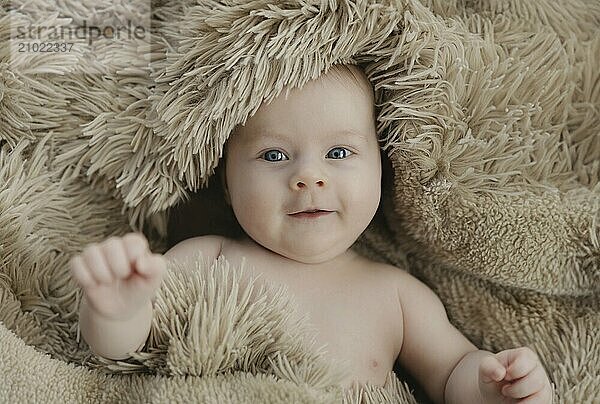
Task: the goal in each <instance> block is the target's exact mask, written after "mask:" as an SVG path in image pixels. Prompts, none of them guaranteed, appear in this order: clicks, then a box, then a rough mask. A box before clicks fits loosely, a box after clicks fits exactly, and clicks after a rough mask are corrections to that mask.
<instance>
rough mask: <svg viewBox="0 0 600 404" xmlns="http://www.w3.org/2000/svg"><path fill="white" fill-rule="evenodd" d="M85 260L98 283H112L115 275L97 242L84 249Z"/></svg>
mask: <svg viewBox="0 0 600 404" xmlns="http://www.w3.org/2000/svg"><path fill="white" fill-rule="evenodd" d="M82 256H83V261H84V262H85V264H86V266H87V267H88V268H89V273H90V274H91V275H92V277H93V278H94V280H95V281H96V282H97V283H111V282H112V281H113V280H114V279H113V275H112V273H111V271H110V270H109V269H108V264H107V263H106V261H105V260H104V255H103V254H102V252H101V251H100V247H99V246H98V245H97V244H92V245H90V246H89V247H86V248H85V249H84V250H83V254H82Z"/></svg>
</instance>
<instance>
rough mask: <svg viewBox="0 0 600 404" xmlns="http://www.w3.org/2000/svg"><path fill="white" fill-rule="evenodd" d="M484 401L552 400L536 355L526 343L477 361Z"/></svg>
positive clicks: (547, 402)
mask: <svg viewBox="0 0 600 404" xmlns="http://www.w3.org/2000/svg"><path fill="white" fill-rule="evenodd" d="M479 386H480V391H481V394H482V397H483V399H484V402H485V403H490V404H493V403H502V404H504V403H516V402H519V403H528V404H534V403H535V404H550V403H552V396H553V393H552V386H551V384H550V380H549V379H548V376H547V375H546V371H545V370H544V367H543V366H542V364H541V363H540V360H539V358H538V356H537V355H536V354H535V352H533V351H532V350H531V349H529V348H527V347H521V348H515V349H508V350H506V351H502V352H498V353H497V354H495V355H492V356H488V357H485V358H484V359H483V360H482V361H481V363H480V365H479Z"/></svg>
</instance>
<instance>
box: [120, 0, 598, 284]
mask: <svg viewBox="0 0 600 404" xmlns="http://www.w3.org/2000/svg"><path fill="white" fill-rule="evenodd" d="M271 3H272V2H268V1H258V0H257V1H237V2H236V1H227V2H202V4H194V3H193V2H189V3H186V2H183V3H182V2H173V3H169V2H166V3H165V4H162V5H160V9H161V13H163V14H164V15H165V16H167V17H168V18H167V17H165V18H163V19H162V20H161V21H160V22H157V24H156V32H157V34H158V36H159V37H160V38H161V41H157V42H156V43H155V44H154V45H155V46H156V48H155V49H153V52H154V53H153V55H157V56H156V57H155V58H154V59H153V60H152V62H151V63H150V66H151V71H152V74H151V78H152V86H151V87H152V95H151V96H150V97H149V98H148V100H149V101H150V105H149V108H148V109H147V110H146V112H144V113H145V114H146V119H147V121H149V122H151V124H147V125H146V126H147V127H146V128H145V130H142V131H140V133H141V134H140V133H136V134H135V136H137V137H138V139H139V140H138V141H134V142H133V143H135V144H136V149H135V150H134V154H133V156H132V157H131V158H130V159H128V161H127V162H125V164H126V165H127V167H128V168H125V169H124V170H123V171H122V173H121V176H120V178H118V179H117V182H118V186H119V189H120V192H121V196H122V198H123V200H124V203H125V205H126V206H127V207H128V209H129V210H130V214H131V213H132V212H133V217H134V218H137V220H139V221H143V220H145V218H147V217H149V216H150V215H152V214H155V213H158V214H161V213H164V212H165V211H167V210H168V209H169V208H170V207H173V206H174V205H175V204H177V203H178V202H179V201H183V200H185V199H187V198H188V195H189V194H190V193H191V192H194V191H196V190H198V189H200V188H202V187H204V186H206V185H207V183H208V179H209V178H210V177H211V176H212V175H213V174H214V171H215V168H216V166H217V165H218V162H219V158H220V157H221V156H222V152H223V147H224V144H225V142H226V140H227V138H228V136H229V134H230V133H231V131H232V130H233V129H234V128H235V126H236V125H238V124H241V123H244V122H245V121H246V119H247V118H248V117H249V116H250V115H252V114H253V113H254V112H255V111H256V110H257V109H258V108H259V106H260V105H261V104H262V103H263V102H265V101H270V100H272V99H273V98H275V97H276V96H277V95H279V94H280V93H281V92H282V91H283V90H284V88H288V89H291V88H296V87H301V86H303V85H304V84H305V83H306V82H308V81H309V80H312V79H315V78H317V77H318V76H319V75H321V74H322V73H324V72H326V71H327V70H328V68H329V67H331V66H332V65H334V64H338V63H357V64H360V65H361V66H362V67H363V69H364V71H365V73H366V74H367V77H368V78H369V80H370V81H371V84H372V85H373V87H374V89H375V99H376V102H377V104H378V106H379V107H380V110H379V113H378V117H377V132H378V136H379V138H380V141H381V142H382V147H383V148H384V149H385V150H388V148H389V149H390V151H389V152H388V155H389V156H390V160H391V162H392V165H393V171H394V184H393V193H394V195H393V209H390V210H389V212H390V214H391V215H388V216H387V218H386V220H387V221H388V223H387V225H388V226H389V228H390V229H391V232H392V233H391V235H390V237H387V236H386V237H384V238H383V239H386V240H388V242H389V243H395V244H394V245H396V246H400V247H401V248H402V249H404V250H405V251H406V252H407V253H409V254H412V255H414V256H416V257H418V258H419V259H421V260H423V261H424V262H425V261H427V262H434V263H435V262H437V263H435V265H439V264H442V263H443V265H444V266H445V267H447V268H452V269H456V270H458V271H462V272H463V273H469V274H474V275H475V276H477V277H480V278H484V279H487V280H493V281H494V282H497V283H499V284H502V285H506V286H512V287H518V288H521V287H526V288H530V289H533V290H537V291H543V292H552V293H561V294H563V293H565V294H587V293H590V292H591V291H593V290H594V288H595V286H594V285H597V284H598V282H597V279H598V275H597V272H596V271H594V267H595V266H597V265H598V263H597V259H596V258H594V257H595V254H597V251H598V249H599V248H600V247H599V246H598V242H597V240H598V237H599V235H600V221H598V220H597V216H598V215H600V208H599V206H600V203H599V201H600V198H599V197H598V194H599V193H600V185H599V183H598V175H597V163H593V161H595V160H594V153H597V147H596V148H586V144H590V143H589V142H592V143H591V144H595V143H593V142H594V141H595V140H594V137H593V136H594V133H593V132H592V131H589V130H588V131H586V132H581V133H579V134H578V136H579V137H580V138H581V139H584V138H585V137H586V136H587V141H586V142H588V143H586V142H584V141H583V140H581V139H580V140H579V141H577V142H572V143H570V144H569V146H568V147H564V145H563V143H562V142H561V140H560V138H561V136H562V135H561V132H560V131H556V126H555V124H554V123H552V121H550V120H549V119H548V113H549V112H552V111H553V113H554V116H555V119H557V120H563V121H565V122H567V121H566V120H568V119H569V118H568V116H569V115H567V114H566V113H565V112H564V111H566V110H568V106H569V105H571V109H572V108H575V109H577V108H579V109H581V108H583V109H585V108H587V107H586V105H589V103H590V102H593V101H594V100H591V99H590V100H588V101H586V100H583V101H582V102H580V101H581V100H579V99H575V98H573V100H572V101H569V103H570V104H560V103H559V101H558V100H560V99H564V97H563V93H564V92H565V91H567V89H568V88H571V87H570V86H571V81H570V80H572V74H574V73H573V72H575V71H577V72H579V73H578V74H581V77H587V76H588V75H590V74H591V75H594V74H597V73H594V70H593V69H594V67H593V66H594V65H593V63H591V56H590V55H592V54H593V52H592V48H591V47H593V46H594V43H591V42H589V41H588V42H584V44H587V45H582V46H581V47H580V48H577V52H578V53H577V55H578V56H577V57H579V58H582V59H586V58H587V59H590V63H587V64H582V65H581V66H582V67H578V66H576V65H575V64H574V62H572V61H571V60H570V59H569V57H568V55H566V54H565V53H564V49H563V46H562V45H561V42H560V41H561V39H560V37H559V35H557V34H555V35H554V36H548V34H547V32H544V33H543V35H542V34H540V35H538V36H534V40H533V41H532V40H530V38H529V37H530V36H531V35H532V33H531V32H523V33H522V34H519V35H522V41H521V42H523V43H530V42H531V45H530V46H528V48H527V49H521V48H515V50H514V51H513V53H511V54H508V53H507V52H505V51H504V50H503V49H504V48H503V47H502V46H504V47H511V46H513V45H514V43H517V42H515V40H514V38H513V36H514V35H513V34H512V33H511V35H513V36H508V35H507V36H506V37H503V36H502V35H499V36H491V35H488V34H487V32H488V31H489V29H490V28H489V27H487V26H485V25H478V24H475V23H474V22H473V21H470V20H469V18H468V17H462V18H463V19H461V18H458V17H456V18H454V17H453V18H452V19H447V18H446V19H445V18H444V17H442V16H440V15H437V14H435V13H434V12H433V11H432V10H430V9H428V8H426V7H425V6H423V5H422V4H420V3H419V2H417V1H406V2H402V1H378V2H373V1H359V0H357V1H348V0H329V1H302V2H296V1H293V2H292V1H282V2H277V4H276V5H275V4H271ZM519 32H520V31H519ZM574 35H575V34H574ZM577 43H578V42H577V38H576V37H574V39H573V46H575V45H576V44H577ZM500 45H501V46H500ZM484 50H485V51H484ZM530 53H536V55H538V56H539V58H542V59H543V57H545V55H549V54H552V55H555V59H553V63H554V66H555V67H556V68H558V69H559V70H560V72H561V74H558V73H556V72H555V70H553V69H546V70H541V71H536V70H535V68H537V67H539V64H536V62H535V60H536V59H532V58H530V57H529V54H530ZM587 59H586V60H587ZM527 63H529V64H530V66H529V65H528V66H526V67H524V66H525V65H526V64H527ZM530 67H531V68H530ZM578 69H587V70H586V71H581V70H578ZM515 83H517V84H518V85H516V84H515ZM548 89H551V90H552V91H551V94H549V93H546V92H547V91H549V90H548ZM534 90H535V91H534ZM532 91H533V93H532ZM578 94H579V95H578ZM591 96H592V93H589V92H587V93H586V92H581V93H574V97H579V98H582V97H583V98H585V97H588V98H589V97H591ZM561 97H562V98H561ZM532 99H535V100H537V101H536V102H535V103H533V102H530V100H532ZM557 103H559V104H557ZM132 110H133V109H132ZM128 111H129V108H128ZM128 111H125V112H124V114H125V115H127V113H129V112H128ZM577 117H578V119H580V120H581V119H585V120H586V122H583V121H581V122H580V124H581V127H583V128H587V127H593V121H594V119H596V118H597V116H596V118H594V115H593V114H592V115H590V114H587V113H585V111H584V110H579V112H577ZM565 125H566V123H565ZM142 137H143V138H142ZM596 141H597V140H596ZM142 143H144V145H141V144H142ZM573 158H575V159H576V160H577V161H573ZM594 164H596V165H594ZM130 217H132V216H131V215H130ZM594 217H596V219H594ZM574 222H577V224H576V225H572V224H571V223H574ZM383 250H385V249H383ZM383 250H382V251H383ZM594 251H596V253H595V252H594ZM524 285H525V286H524Z"/></svg>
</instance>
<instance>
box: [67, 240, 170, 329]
mask: <svg viewBox="0 0 600 404" xmlns="http://www.w3.org/2000/svg"><path fill="white" fill-rule="evenodd" d="M70 266H71V273H72V275H73V277H74V278H75V280H76V281H77V282H78V283H79V284H80V285H81V287H82V288H83V290H84V293H85V297H86V299H87V302H88V303H89V305H90V306H91V308H92V309H93V310H94V311H96V312H97V313H99V314H100V315H102V316H104V317H106V318H107V319H110V320H126V319H129V318H131V317H132V316H133V315H135V314H136V313H137V312H138V311H139V310H140V309H141V308H142V307H143V306H144V305H145V304H148V302H149V301H150V300H151V299H152V298H153V297H154V295H155V293H156V290H157V289H158V287H159V286H160V283H161V281H162V277H163V275H164V273H165V270H166V260H165V258H164V257H163V256H162V255H161V254H152V252H151V251H150V249H149V248H148V241H147V240H146V238H145V237H144V236H143V235H142V234H140V233H129V234H126V235H125V236H123V237H110V238H108V239H107V240H105V241H103V242H102V243H99V244H97V243H94V244H90V245H88V246H87V247H85V248H84V250H83V251H82V253H81V254H79V255H76V256H74V257H73V258H72V259H71V261H70Z"/></svg>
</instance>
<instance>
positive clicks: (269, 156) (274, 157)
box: [261, 149, 288, 161]
mask: <svg viewBox="0 0 600 404" xmlns="http://www.w3.org/2000/svg"><path fill="white" fill-rule="evenodd" d="M261 157H263V158H264V159H265V160H267V161H282V160H288V158H287V157H286V155H285V154H283V153H282V152H281V151H279V150H275V149H273V150H267V151H266V152H264V153H263V154H262V156H261ZM282 157H285V158H284V159H282Z"/></svg>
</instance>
